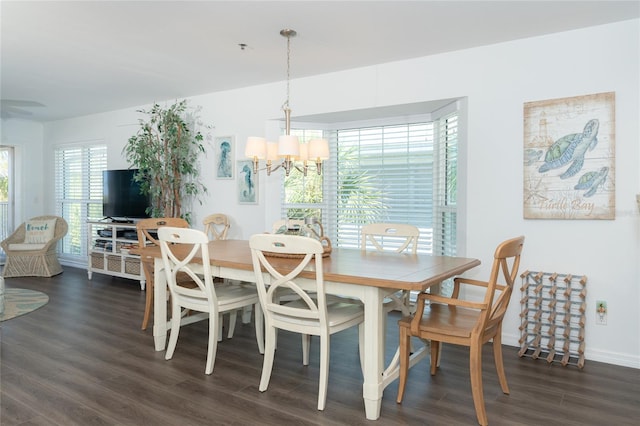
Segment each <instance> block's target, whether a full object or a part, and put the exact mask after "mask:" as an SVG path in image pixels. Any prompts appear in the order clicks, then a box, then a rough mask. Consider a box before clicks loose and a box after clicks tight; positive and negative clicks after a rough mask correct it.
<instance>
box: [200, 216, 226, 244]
mask: <svg viewBox="0 0 640 426" xmlns="http://www.w3.org/2000/svg"><path fill="white" fill-rule="evenodd" d="M202 224H203V225H204V233H205V234H207V235H208V236H209V239H210V240H212V241H214V240H226V239H227V232H229V227H230V226H231V224H230V223H229V217H228V216H227V215H226V214H222V213H214V214H210V215H209V216H207V217H205V218H204V219H203V220H202Z"/></svg>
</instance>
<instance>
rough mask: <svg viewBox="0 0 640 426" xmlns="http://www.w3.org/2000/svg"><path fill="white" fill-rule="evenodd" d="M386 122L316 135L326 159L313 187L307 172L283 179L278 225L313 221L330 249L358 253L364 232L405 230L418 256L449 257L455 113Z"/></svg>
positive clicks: (453, 251) (454, 177)
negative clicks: (372, 226)
mask: <svg viewBox="0 0 640 426" xmlns="http://www.w3.org/2000/svg"><path fill="white" fill-rule="evenodd" d="M389 121H390V120H385V124H383V125H376V123H374V124H371V122H367V123H365V124H366V125H358V123H351V125H349V126H337V127H336V128H334V129H329V130H325V131H324V132H322V133H323V137H325V138H327V139H328V140H329V145H330V152H331V158H330V159H329V160H328V161H327V162H325V164H324V166H323V175H322V176H321V177H320V178H319V179H318V178H317V177H315V176H311V175H312V174H315V171H314V169H313V168H310V170H309V176H307V177H306V178H305V177H303V176H302V174H300V173H298V172H295V171H294V172H292V173H291V175H290V176H289V177H287V178H286V179H284V185H283V192H282V217H283V218H285V217H289V218H303V217H306V216H316V217H318V218H320V219H321V221H322V224H323V227H324V231H325V234H326V235H327V236H329V238H330V239H331V242H332V244H333V245H334V246H336V247H346V248H359V247H360V239H361V238H360V231H361V228H362V226H363V225H365V224H368V223H373V222H394V223H408V224H412V225H415V226H417V227H418V228H419V229H420V238H419V241H418V251H419V252H420V253H433V254H446V255H455V254H456V229H457V228H456V221H457V211H456V196H457V191H456V187H457V186H456V184H457V152H458V151H457V135H458V132H457V123H458V113H457V111H456V112H454V113H452V114H449V115H447V116H443V117H441V118H437V119H433V118H430V119H428V120H424V119H423V120H416V121H414V122H409V123H407V122H401V123H397V122H392V123H389ZM319 132H321V131H320V130H316V131H310V130H306V131H305V130H301V129H296V130H292V134H296V135H298V136H299V137H301V138H303V137H304V136H305V135H308V134H313V135H314V137H318V136H317V134H318V133H319ZM311 188H312V190H310V189H311ZM319 188H321V189H319ZM319 191H321V195H319Z"/></svg>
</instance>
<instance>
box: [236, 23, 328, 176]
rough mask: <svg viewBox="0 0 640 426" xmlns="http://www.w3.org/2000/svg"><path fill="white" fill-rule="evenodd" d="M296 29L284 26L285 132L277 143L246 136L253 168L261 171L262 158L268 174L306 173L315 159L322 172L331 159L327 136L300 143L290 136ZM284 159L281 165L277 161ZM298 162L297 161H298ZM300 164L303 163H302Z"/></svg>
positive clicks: (296, 138)
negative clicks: (292, 39) (285, 64)
mask: <svg viewBox="0 0 640 426" xmlns="http://www.w3.org/2000/svg"><path fill="white" fill-rule="evenodd" d="M296 34H297V33H296V32H295V30H291V29H287V28H285V29H283V30H281V31H280V35H281V36H283V37H286V38H287V99H286V101H285V102H284V104H283V105H282V111H284V121H285V134H284V135H282V136H280V138H279V139H278V142H268V141H267V140H266V139H265V138H262V137H257V136H250V137H249V138H248V139H247V145H246V147H245V151H244V153H245V155H246V156H247V157H248V158H251V159H252V160H253V171H254V173H258V168H259V165H260V161H265V169H266V171H267V175H270V174H271V172H272V171H273V170H277V169H279V168H282V169H283V170H284V172H285V175H286V176H289V173H290V172H291V170H294V169H295V170H298V171H299V172H301V173H304V175H305V176H306V175H307V169H308V167H309V166H308V164H309V162H314V163H315V166H316V171H317V172H318V174H319V175H320V174H322V161H324V160H326V159H328V158H329V142H328V141H327V140H326V139H313V140H311V141H309V143H300V141H299V140H298V137H297V136H293V135H291V108H290V107H289V81H290V79H291V37H295V36H296ZM279 160H281V162H280V164H277V165H275V167H274V162H277V161H279ZM296 163H298V164H296ZM299 164H301V165H299Z"/></svg>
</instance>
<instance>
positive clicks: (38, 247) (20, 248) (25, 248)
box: [9, 243, 46, 251]
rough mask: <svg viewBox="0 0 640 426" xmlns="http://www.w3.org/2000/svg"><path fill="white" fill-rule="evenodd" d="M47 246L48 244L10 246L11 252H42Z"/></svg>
mask: <svg viewBox="0 0 640 426" xmlns="http://www.w3.org/2000/svg"><path fill="white" fill-rule="evenodd" d="M45 246H46V244H32V243H15V244H9V250H17V251H34V250H42V249H43V248H44V247H45Z"/></svg>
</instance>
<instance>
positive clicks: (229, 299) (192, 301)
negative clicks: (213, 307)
mask: <svg viewBox="0 0 640 426" xmlns="http://www.w3.org/2000/svg"><path fill="white" fill-rule="evenodd" d="M193 284H194V285H196V284H195V283H193ZM178 285H179V286H180V287H183V284H178ZM194 291H195V292H196V294H199V295H200V296H199V297H189V296H188V295H186V294H183V295H182V297H183V299H184V304H185V307H187V308H190V309H193V310H197V311H200V312H208V306H209V304H208V301H207V299H203V296H202V291H201V290H199V289H197V285H196V287H194ZM216 296H217V299H218V310H219V312H225V311H227V310H230V309H236V307H237V306H240V307H242V306H245V305H247V303H259V300H258V293H257V292H256V289H255V287H254V288H251V287H249V286H240V285H235V284H224V285H217V286H216ZM249 299H250V300H249ZM248 300H249V302H248Z"/></svg>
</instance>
